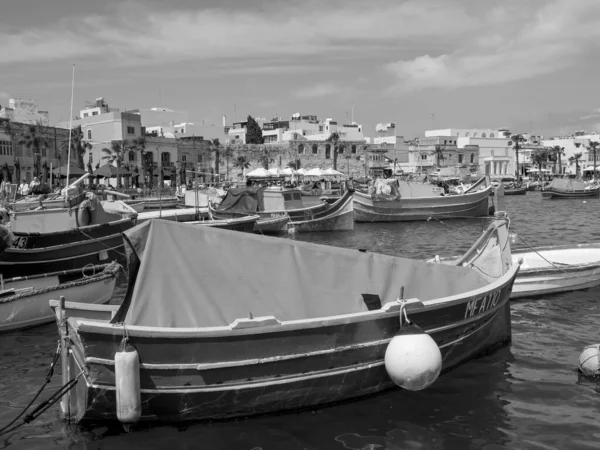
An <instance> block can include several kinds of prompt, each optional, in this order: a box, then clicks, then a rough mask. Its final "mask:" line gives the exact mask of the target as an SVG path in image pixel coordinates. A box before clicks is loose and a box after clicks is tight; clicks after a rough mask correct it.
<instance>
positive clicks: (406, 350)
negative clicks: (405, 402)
mask: <svg viewBox="0 0 600 450" xmlns="http://www.w3.org/2000/svg"><path fill="white" fill-rule="evenodd" d="M403 316H404V323H403ZM385 369H386V370H387V373H388V375H389V377H390V378H391V379H392V381H393V382H394V383H396V384H397V385H398V386H400V387H401V388H404V389H407V390H409V391H420V390H422V389H425V388H427V387H429V386H431V385H432V384H433V382H434V381H435V380H437V378H438V377H439V375H440V372H441V370H442V352H441V351H440V348H439V347H438V345H437V344H436V343H435V341H434V340H433V338H432V337H431V336H429V335H428V334H427V333H425V332H424V331H423V330H421V328H419V327H418V326H417V325H415V324H413V323H412V322H410V321H409V320H408V317H407V315H406V310H405V309H404V304H403V305H402V307H401V309H400V330H399V331H398V333H397V334H396V335H395V336H394V337H393V338H392V340H391V341H390V343H389V344H388V346H387V349H386V350H385Z"/></svg>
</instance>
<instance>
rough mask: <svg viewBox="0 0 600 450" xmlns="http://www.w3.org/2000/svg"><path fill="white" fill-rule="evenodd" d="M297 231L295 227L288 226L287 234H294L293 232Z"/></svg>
mask: <svg viewBox="0 0 600 450" xmlns="http://www.w3.org/2000/svg"><path fill="white" fill-rule="evenodd" d="M297 233H298V232H297V231H296V227H291V228H288V234H289V235H290V236H294V235H295V234H297Z"/></svg>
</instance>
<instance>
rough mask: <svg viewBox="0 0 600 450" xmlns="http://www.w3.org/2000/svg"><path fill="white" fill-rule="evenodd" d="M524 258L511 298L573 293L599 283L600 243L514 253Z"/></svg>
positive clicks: (542, 248)
mask: <svg viewBox="0 0 600 450" xmlns="http://www.w3.org/2000/svg"><path fill="white" fill-rule="evenodd" d="M521 258H522V259H523V262H522V264H521V269H520V270H519V275H518V276H517V279H516V280H515V284H514V286H513V291H512V295H511V298H524V297H526V298H530V297H535V296H539V295H547V294H554V293H558V292H567V291H575V290H579V289H585V288H589V287H592V286H597V285H599V284H600V244H599V243H596V244H578V245H558V246H549V247H538V248H534V249H533V250H517V251H514V252H513V261H518V260H519V259H521Z"/></svg>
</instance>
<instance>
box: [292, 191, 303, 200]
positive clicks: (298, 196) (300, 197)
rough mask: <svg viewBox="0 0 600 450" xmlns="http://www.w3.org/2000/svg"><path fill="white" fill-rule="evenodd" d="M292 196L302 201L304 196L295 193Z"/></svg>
mask: <svg viewBox="0 0 600 450" xmlns="http://www.w3.org/2000/svg"><path fill="white" fill-rule="evenodd" d="M292 195H293V196H294V200H302V194H300V192H294V193H292Z"/></svg>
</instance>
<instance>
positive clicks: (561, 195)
mask: <svg viewBox="0 0 600 450" xmlns="http://www.w3.org/2000/svg"><path fill="white" fill-rule="evenodd" d="M598 196H600V188H596V189H589V190H585V191H562V190H558V189H552V188H550V189H548V188H546V189H544V190H543V191H542V198H547V199H569V198H598Z"/></svg>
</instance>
